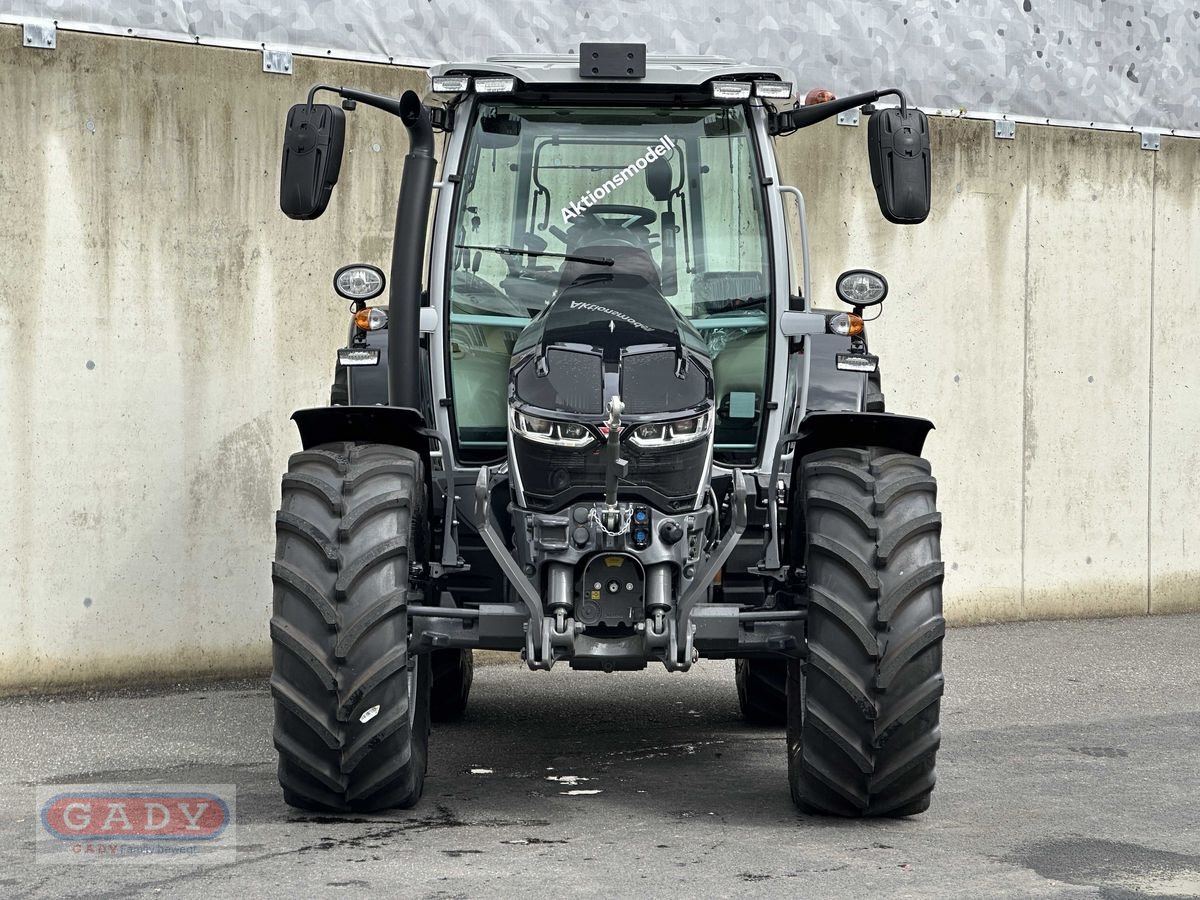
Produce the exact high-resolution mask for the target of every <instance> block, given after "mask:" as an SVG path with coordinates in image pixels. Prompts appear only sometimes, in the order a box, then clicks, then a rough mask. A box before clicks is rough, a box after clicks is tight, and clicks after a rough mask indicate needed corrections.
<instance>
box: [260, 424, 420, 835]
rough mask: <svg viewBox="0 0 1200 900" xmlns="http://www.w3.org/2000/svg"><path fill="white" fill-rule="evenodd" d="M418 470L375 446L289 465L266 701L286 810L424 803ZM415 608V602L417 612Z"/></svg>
mask: <svg viewBox="0 0 1200 900" xmlns="http://www.w3.org/2000/svg"><path fill="white" fill-rule="evenodd" d="M426 490H427V489H426V486H425V479H424V474H423V471H422V463H421V458H420V456H419V455H418V454H416V453H414V452H412V451H411V450H406V449H403V448H400V447H392V446H387V445H381V444H326V445H323V446H320V447H316V448H313V449H311V450H306V451H304V452H301V453H296V454H294V455H293V456H292V458H291V459H290V460H289V461H288V472H287V474H286V475H284V476H283V491H282V493H283V498H282V503H281V505H280V510H279V513H278V515H277V517H276V549H275V563H274V566H273V568H272V581H273V582H274V585H275V590H274V601H273V615H272V616H271V641H272V644H273V648H272V661H273V671H272V674H271V693H272V695H273V696H274V701H275V728H274V740H275V747H276V748H277V749H278V751H279V783H280V785H281V786H282V787H283V797H284V800H285V801H286V802H287V803H288V804H289V805H291V806H296V807H300V808H302V809H309V810H323V811H335V812H346V811H356V812H368V811H373V810H379V809H387V808H390V807H408V806H412V805H413V804H415V803H416V802H417V800H419V799H420V797H421V791H422V789H423V787H424V782H425V768H426V759H427V755H428V744H429V690H430V669H429V657H428V655H424V656H418V657H415V658H410V657H409V655H408V617H407V615H406V610H407V605H408V601H409V597H410V596H413V597H418V596H419V594H417V593H416V590H417V589H416V587H415V586H414V584H413V583H412V580H411V572H410V565H411V564H412V563H416V562H422V563H424V562H426V561H427V560H426V556H427V539H426V534H427V526H426V520H425V516H426V510H427V509H428V499H427V497H426ZM418 602H419V601H418Z"/></svg>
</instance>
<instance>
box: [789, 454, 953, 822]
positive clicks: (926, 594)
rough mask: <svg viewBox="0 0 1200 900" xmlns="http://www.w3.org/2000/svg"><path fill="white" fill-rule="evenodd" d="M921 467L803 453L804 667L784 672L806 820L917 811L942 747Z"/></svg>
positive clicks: (930, 550)
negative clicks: (810, 815) (806, 596)
mask: <svg viewBox="0 0 1200 900" xmlns="http://www.w3.org/2000/svg"><path fill="white" fill-rule="evenodd" d="M936 495H937V486H936V483H935V482H934V480H933V478H932V476H931V475H930V468H929V463H927V462H926V461H925V460H923V459H921V458H919V457H916V456H911V455H909V454H906V453H896V452H894V451H891V450H886V449H882V448H870V449H867V450H859V449H838V450H829V451H826V452H823V453H817V454H813V455H812V456H809V457H806V458H805V460H804V463H803V465H802V468H801V485H800V498H799V499H800V503H801V504H802V510H803V522H804V527H805V529H806V534H805V537H804V547H805V562H806V571H807V578H808V585H809V604H808V659H807V660H806V661H804V662H801V661H793V662H790V663H789V671H788V695H787V705H788V723H787V737H788V779H789V782H790V784H791V791H792V799H793V800H794V801H795V802H796V805H797V806H798V807H799V808H800V809H801V810H802V811H804V812H808V813H816V814H820V815H833V816H908V815H913V814H915V813H920V812H924V811H925V810H926V809H927V808H928V807H929V799H930V795H931V793H932V791H933V786H934V780H935V778H934V760H935V756H936V754H937V749H938V745H939V743H940V740H941V730H940V726H939V708H940V698H941V695H942V690H943V684H944V681H943V677H942V637H943V635H944V633H945V627H946V626H945V620H944V619H943V618H942V589H941V585H942V578H943V568H942V562H941V545H940V539H939V534H940V531H941V518H940V516H939V515H938V513H937V511H936V509H935V500H936Z"/></svg>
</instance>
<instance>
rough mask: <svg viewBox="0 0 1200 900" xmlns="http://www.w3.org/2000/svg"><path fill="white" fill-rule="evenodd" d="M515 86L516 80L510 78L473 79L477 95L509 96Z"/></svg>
mask: <svg viewBox="0 0 1200 900" xmlns="http://www.w3.org/2000/svg"><path fill="white" fill-rule="evenodd" d="M516 86H517V80H516V79H515V78H512V77H504V78H501V77H499V76H496V77H487V78H476V79H475V92H476V93H477V94H511V93H512V92H513V91H514V90H515V89H516Z"/></svg>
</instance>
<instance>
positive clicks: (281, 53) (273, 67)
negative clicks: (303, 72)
mask: <svg viewBox="0 0 1200 900" xmlns="http://www.w3.org/2000/svg"><path fill="white" fill-rule="evenodd" d="M262 53H263V71H264V72H270V73H271V74H272V75H291V74H292V54H291V51H288V50H268V49H267V48H266V47H263V52H262Z"/></svg>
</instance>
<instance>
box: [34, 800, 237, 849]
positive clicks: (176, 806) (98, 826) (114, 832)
mask: <svg viewBox="0 0 1200 900" xmlns="http://www.w3.org/2000/svg"><path fill="white" fill-rule="evenodd" d="M41 819H42V827H43V828H45V830H46V831H47V833H49V834H50V835H51V836H53V837H55V838H57V839H58V840H60V841H95V840H120V841H210V840H213V839H214V838H217V837H219V836H220V835H221V833H222V832H224V831H225V828H226V826H228V825H229V823H230V814H229V807H228V806H226V804H225V801H224V800H222V799H221V798H220V797H218V796H216V795H215V794H204V793H161V794H159V793H118V792H112V793H82V792H81V793H74V792H73V793H65V794H57V795H55V796H53V797H51V798H50V799H49V800H47V801H46V802H45V803H44V804H43V805H42V810H41Z"/></svg>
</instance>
